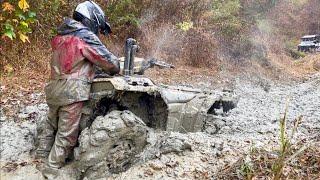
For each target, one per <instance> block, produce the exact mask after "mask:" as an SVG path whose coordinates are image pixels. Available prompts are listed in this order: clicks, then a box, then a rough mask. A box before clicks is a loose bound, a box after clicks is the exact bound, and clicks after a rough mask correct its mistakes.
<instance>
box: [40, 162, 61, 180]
mask: <svg viewBox="0 0 320 180" xmlns="http://www.w3.org/2000/svg"><path fill="white" fill-rule="evenodd" d="M41 173H42V175H43V177H44V178H46V179H49V180H50V179H57V177H58V176H59V169H57V168H54V167H50V166H48V165H44V166H43V169H42V171H41Z"/></svg>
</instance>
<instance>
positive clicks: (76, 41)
mask: <svg viewBox="0 0 320 180" xmlns="http://www.w3.org/2000/svg"><path fill="white" fill-rule="evenodd" d="M51 46H52V51H53V56H52V59H51V63H50V66H51V76H50V82H49V83H48V85H47V86H46V97H47V102H48V103H49V104H54V105H67V104H71V103H74V102H79V101H85V100H88V99H89V95H90V88H91V82H92V80H93V77H94V66H95V65H96V66H98V67H100V68H102V69H103V70H104V71H105V72H106V73H109V74H111V75H113V74H117V73H119V61H118V58H117V57H115V56H114V55H113V54H112V53H111V52H109V51H108V49H107V48H106V47H105V46H104V45H103V44H102V43H101V41H100V40H99V38H98V37H97V36H96V35H95V34H94V33H92V32H91V31H90V30H89V29H88V28H87V27H85V26H83V25H82V24H81V23H80V22H77V21H75V20H72V19H66V20H65V22H64V23H63V24H62V26H60V27H59V29H58V35H57V36H56V37H54V38H53V40H52V43H51Z"/></svg>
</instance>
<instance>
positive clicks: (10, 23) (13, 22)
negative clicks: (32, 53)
mask: <svg viewBox="0 0 320 180" xmlns="http://www.w3.org/2000/svg"><path fill="white" fill-rule="evenodd" d="M14 3H15V4H14ZM2 10H3V12H2V13H1V15H0V23H1V27H0V36H1V37H2V38H5V37H7V38H9V39H11V40H14V39H15V38H16V37H17V34H19V39H20V40H21V41H22V42H26V41H29V39H28V36H27V34H29V33H31V32H32V29H31V28H30V25H31V24H33V23H34V22H35V21H36V13H35V12H33V11H31V10H29V4H28V2H27V1H26V0H20V1H19V2H18V3H17V2H15V1H6V2H3V3H2Z"/></svg>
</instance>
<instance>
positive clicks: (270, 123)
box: [0, 74, 320, 179]
mask: <svg viewBox="0 0 320 180" xmlns="http://www.w3.org/2000/svg"><path fill="white" fill-rule="evenodd" d="M208 86H209V87H208V88H212V87H210V85H208ZM228 89H229V90H232V91H233V92H234V93H235V94H236V95H238V96H239V97H240V98H239V102H238V105H237V107H236V108H235V109H232V110H230V111H229V112H227V113H223V112H217V117H216V118H214V119H213V120H214V122H207V124H206V126H205V129H204V132H199V133H188V134H181V133H168V132H153V131H152V130H148V133H147V136H146V137H145V138H142V139H143V141H145V142H146V144H145V148H144V149H140V150H138V151H135V154H136V156H135V158H134V159H133V160H132V161H130V163H129V164H130V166H131V167H130V168H129V169H128V170H126V171H125V172H122V173H119V174H116V173H113V172H112V171H110V172H108V173H107V174H106V175H107V176H108V177H110V178H114V179H139V178H152V179H163V178H165V179H176V178H179V179H183V178H186V179H190V178H194V179H196V178H211V177H214V175H215V174H216V173H217V172H218V171H219V170H220V169H221V168H222V167H225V166H227V165H230V164H231V163H233V162H236V161H237V160H238V158H239V157H240V156H241V155H243V154H245V153H246V152H247V151H248V150H249V149H250V148H252V147H262V146H263V147H265V148H275V145H276V144H277V142H278V135H279V118H280V117H281V116H282V115H283V113H284V111H285V108H286V102H288V120H289V121H288V126H289V127H290V126H291V125H292V122H293V120H294V119H295V118H296V117H298V116H300V115H302V116H303V121H302V123H301V125H300V126H299V128H298V129H299V130H298V133H297V135H296V137H295V138H296V139H309V138H311V137H314V136H320V110H319V109H320V74H318V75H314V76H312V77H310V78H308V79H306V80H303V81H300V82H290V83H289V82H287V83H285V84H280V83H275V82H272V81H269V80H261V79H250V80H248V79H246V78H235V79H234V80H233V83H231V85H230V86H229V87H228ZM46 108H47V107H46V105H45V104H38V105H35V106H26V107H24V108H22V109H21V110H20V116H18V119H12V118H10V117H5V116H4V114H3V113H2V112H1V131H0V133H1V147H0V152H1V159H0V160H1V167H2V168H1V179H26V177H28V178H27V179H42V177H41V174H40V173H39V171H37V170H36V169H35V167H34V166H35V162H33V159H32V155H30V152H31V151H32V149H33V148H34V137H35V135H36V122H40V121H41V119H43V118H45V113H46V111H47V109H46ZM135 121H139V120H135ZM217 121H218V122H219V123H218V124H219V127H216V126H214V125H213V124H217ZM142 129H144V128H142ZM145 130H146V129H145ZM142 135H143V136H142V137H144V133H143V134H142ZM80 139H81V138H80ZM130 143H132V142H129V144H130ZM130 146H131V145H130ZM120 147H123V148H128V147H129V146H128V144H127V145H125V144H121V146H120ZM119 151H120V150H119ZM120 159H121V158H120ZM107 166H108V165H107ZM115 169H116V171H114V172H117V168H115ZM9 171H10V172H9Z"/></svg>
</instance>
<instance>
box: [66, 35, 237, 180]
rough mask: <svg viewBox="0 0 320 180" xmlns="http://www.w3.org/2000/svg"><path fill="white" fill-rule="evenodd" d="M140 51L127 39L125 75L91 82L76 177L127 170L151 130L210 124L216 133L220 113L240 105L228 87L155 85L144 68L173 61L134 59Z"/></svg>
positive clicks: (193, 129)
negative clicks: (213, 88) (208, 87)
mask: <svg viewBox="0 0 320 180" xmlns="http://www.w3.org/2000/svg"><path fill="white" fill-rule="evenodd" d="M138 50H139V46H138V45H137V42H136V41H135V40H134V39H128V40H127V41H126V45H125V57H124V58H121V60H120V66H121V73H120V74H122V75H119V76H112V77H111V76H108V75H107V74H104V73H103V72H98V73H97V75H96V78H95V79H94V81H93V83H92V89H91V98H90V99H91V100H90V102H89V103H88V104H87V108H86V110H85V111H84V114H86V115H87V116H86V117H87V118H83V119H85V120H84V121H82V122H81V123H82V132H81V135H80V137H79V146H78V147H77V148H75V153H74V156H75V161H74V162H73V163H72V168H71V169H76V170H77V172H78V173H74V174H81V176H78V177H76V179H82V178H84V177H85V178H87V179H97V178H103V177H108V175H109V174H110V173H118V172H122V171H124V170H126V169H127V168H128V167H130V166H131V164H133V163H134V161H135V160H134V159H135V157H136V156H137V154H139V153H140V152H142V150H143V149H144V148H145V146H146V145H147V144H148V142H147V138H148V136H149V135H150V134H149V133H150V131H169V132H181V133H187V132H199V131H204V129H207V128H208V127H209V128H210V129H211V132H212V133H213V134H214V133H217V132H218V131H219V129H220V128H221V125H222V124H223V123H224V122H223V121H222V120H221V119H219V118H218V116H219V115H223V114H225V113H227V112H228V111H229V110H231V109H233V108H234V107H235V106H236V101H235V98H234V96H233V95H232V94H231V93H229V92H220V93H218V92H213V91H212V92H211V91H203V90H200V89H195V88H191V87H183V86H168V85H156V84H155V83H154V82H153V81H152V80H151V79H149V78H148V77H145V76H143V74H144V72H145V71H146V70H147V69H148V68H152V67H156V66H157V67H160V68H174V66H173V65H171V64H168V63H165V62H163V61H159V60H156V59H154V58H153V59H150V60H145V59H143V58H136V57H135V55H136V53H137V52H138ZM212 129H213V130H212Z"/></svg>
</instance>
